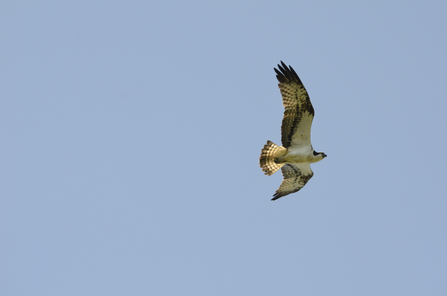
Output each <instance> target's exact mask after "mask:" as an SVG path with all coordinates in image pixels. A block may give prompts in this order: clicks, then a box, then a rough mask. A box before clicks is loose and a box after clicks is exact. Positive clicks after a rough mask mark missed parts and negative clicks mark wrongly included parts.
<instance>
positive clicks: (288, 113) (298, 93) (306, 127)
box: [259, 61, 326, 200]
mask: <svg viewBox="0 0 447 296" xmlns="http://www.w3.org/2000/svg"><path fill="white" fill-rule="evenodd" d="M278 68H279V70H278V69H276V68H275V69H274V70H275V72H276V74H277V75H276V78H277V79H278V81H279V84H278V86H279V89H280V91H281V95H282V103H283V106H284V109H285V111H284V117H283V119H282V125H281V142H282V146H278V145H276V144H274V143H273V142H271V141H267V144H266V145H264V148H262V150H261V157H260V158H259V165H260V166H261V168H262V171H263V172H265V174H266V175H269V176H270V175H273V174H274V173H275V172H276V171H277V170H279V169H281V171H282V175H283V177H284V179H283V180H282V183H281V185H280V186H279V188H278V190H276V192H275V194H274V195H273V198H272V200H276V199H278V198H280V197H283V196H286V195H288V194H290V193H294V192H297V191H299V190H300V189H301V188H303V187H304V185H306V183H307V182H308V181H309V180H310V178H312V176H313V175H314V173H313V172H312V170H311V168H310V164H311V163H315V162H318V161H320V160H322V159H323V158H325V157H326V154H324V153H323V152H315V150H314V149H313V147H312V144H311V143H310V129H311V126H312V120H313V119H314V114H315V111H314V108H313V107H312V103H311V102H310V99H309V95H308V94H307V91H306V89H305V88H304V85H303V83H302V82H301V80H300V78H299V77H298V75H297V74H296V72H295V70H293V68H292V67H291V66H289V67H287V66H286V64H284V63H283V62H282V61H281V65H278Z"/></svg>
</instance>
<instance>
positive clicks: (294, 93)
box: [274, 61, 315, 148]
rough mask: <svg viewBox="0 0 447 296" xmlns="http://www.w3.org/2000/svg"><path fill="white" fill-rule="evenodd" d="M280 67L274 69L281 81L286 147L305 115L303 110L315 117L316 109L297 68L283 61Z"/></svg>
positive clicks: (283, 133) (283, 140)
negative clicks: (294, 68) (296, 70)
mask: <svg viewBox="0 0 447 296" xmlns="http://www.w3.org/2000/svg"><path fill="white" fill-rule="evenodd" d="M278 68H279V70H277V69H275V68H274V70H275V72H276V74H277V75H276V78H277V79H278V81H279V84H278V87H279V89H280V91H281V95H282V99H283V106H284V109H285V111H284V117H283V120H282V125H281V141H282V145H283V146H284V147H285V148H289V147H290V145H291V143H292V137H293V135H294V134H295V132H296V131H297V129H298V125H299V124H300V122H301V119H302V117H303V112H308V113H309V114H311V118H313V116H314V115H315V111H314V108H313V106H312V103H311V102H310V99H309V95H308V94H307V91H306V88H305V87H304V85H303V83H302V82H301V79H300V78H299V77H298V74H296V72H295V70H293V68H292V67H291V66H289V67H287V66H286V64H284V62H282V61H281V65H278Z"/></svg>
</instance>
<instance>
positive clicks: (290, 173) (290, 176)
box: [272, 163, 314, 200]
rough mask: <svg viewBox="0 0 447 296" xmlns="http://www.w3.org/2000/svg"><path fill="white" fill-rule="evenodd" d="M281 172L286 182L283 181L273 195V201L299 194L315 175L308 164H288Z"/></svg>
mask: <svg viewBox="0 0 447 296" xmlns="http://www.w3.org/2000/svg"><path fill="white" fill-rule="evenodd" d="M281 171H282V175H283V177H284V180H282V183H281V185H280V186H279V188H278V190H276V192H275V194H274V195H273V198H272V200H276V199H278V198H280V197H283V196H286V195H287V194H290V193H294V192H297V191H298V190H300V189H301V188H303V187H304V185H306V183H307V181H309V180H310V178H312V176H313V175H314V173H313V172H312V170H311V168H310V165H309V164H308V163H307V164H304V163H303V164H301V163H297V164H290V163H287V164H285V165H284V166H283V167H282V168H281Z"/></svg>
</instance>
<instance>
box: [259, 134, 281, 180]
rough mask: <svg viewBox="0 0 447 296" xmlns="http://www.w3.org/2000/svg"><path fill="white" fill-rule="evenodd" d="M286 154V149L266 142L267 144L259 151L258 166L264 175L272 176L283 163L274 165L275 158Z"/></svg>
mask: <svg viewBox="0 0 447 296" xmlns="http://www.w3.org/2000/svg"><path fill="white" fill-rule="evenodd" d="M286 152H287V149H286V148H284V147H282V146H278V145H276V144H275V143H273V142H272V141H267V144H266V145H264V148H262V150H261V157H260V158H259V165H260V166H261V168H262V171H263V172H264V173H265V174H266V175H269V176H271V175H273V174H274V173H275V172H276V171H277V170H279V169H280V168H281V167H282V166H283V165H284V163H276V162H275V158H278V157H282V156H284V155H285V154H286Z"/></svg>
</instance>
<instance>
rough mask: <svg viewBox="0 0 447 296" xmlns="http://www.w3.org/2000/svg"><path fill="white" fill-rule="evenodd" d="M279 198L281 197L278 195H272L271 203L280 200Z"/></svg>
mask: <svg viewBox="0 0 447 296" xmlns="http://www.w3.org/2000/svg"><path fill="white" fill-rule="evenodd" d="M281 197H282V195H279V194H278V193H275V194H274V195H273V198H272V201H274V200H277V199H278V198H281Z"/></svg>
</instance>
